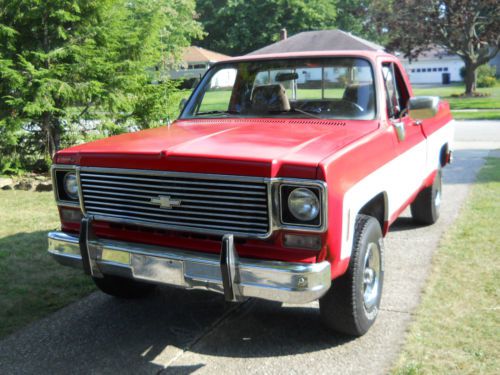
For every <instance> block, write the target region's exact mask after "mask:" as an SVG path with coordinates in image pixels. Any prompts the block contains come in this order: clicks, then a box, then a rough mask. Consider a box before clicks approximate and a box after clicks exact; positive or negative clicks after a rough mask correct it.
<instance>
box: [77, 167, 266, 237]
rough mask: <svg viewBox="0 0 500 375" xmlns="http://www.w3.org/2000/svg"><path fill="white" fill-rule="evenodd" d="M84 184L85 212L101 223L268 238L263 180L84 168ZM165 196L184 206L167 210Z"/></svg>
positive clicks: (83, 201) (81, 175) (80, 176)
mask: <svg viewBox="0 0 500 375" xmlns="http://www.w3.org/2000/svg"><path fill="white" fill-rule="evenodd" d="M79 180H80V187H81V192H82V203H83V206H84V209H85V212H86V213H87V214H89V215H94V216H96V217H97V218H100V217H102V218H103V219H109V220H111V221H124V222H133V223H137V224H141V223H143V224H146V225H147V224H154V225H156V226H161V227H167V228H172V229H181V230H193V231H196V232H204V233H214V234H215V233H240V234H247V235H255V236H264V235H266V234H268V233H269V214H268V194H267V189H268V186H267V184H266V182H265V181H264V179H258V178H248V179H247V178H240V177H230V176H213V175H198V174H197V175H194V174H181V173H169V172H156V171H142V170H140V171H139V170H121V169H120V170H118V169H116V170H113V169H102V168H99V169H87V168H82V169H81V170H80V171H79ZM161 197H163V198H162V199H165V200H166V201H167V202H169V201H170V202H175V203H176V204H177V203H179V202H177V201H180V205H178V206H175V205H173V206H172V207H171V208H162V207H160V203H159V200H160V198H161ZM167 207H168V204H167Z"/></svg>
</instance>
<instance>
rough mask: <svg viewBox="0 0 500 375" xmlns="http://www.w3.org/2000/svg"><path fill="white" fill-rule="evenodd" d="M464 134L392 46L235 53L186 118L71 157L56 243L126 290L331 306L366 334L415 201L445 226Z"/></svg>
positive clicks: (203, 86)
mask: <svg viewBox="0 0 500 375" xmlns="http://www.w3.org/2000/svg"><path fill="white" fill-rule="evenodd" d="M452 138H453V120H452V117H451V114H450V109H449V105H448V104H447V103H446V102H443V101H440V100H439V98H437V97H413V93H412V88H411V86H410V84H409V82H408V77H407V75H406V74H405V72H404V70H403V68H402V66H401V64H400V62H399V60H398V59H397V58H396V57H394V56H392V55H389V54H386V53H383V52H371V51H370V52H368V51H343V52H342V51H334V52H307V53H287V54H277V55H252V56H243V57H238V58H234V59H231V60H229V61H224V62H221V63H218V64H216V65H214V66H213V67H212V68H211V69H210V70H209V71H208V72H207V73H206V74H205V76H204V77H203V78H202V80H201V81H200V83H199V84H198V86H197V87H196V89H195V90H194V91H193V93H192V94H191V97H190V98H189V99H188V100H187V101H184V102H183V108H182V113H181V115H180V117H179V118H178V119H177V120H176V121H175V122H173V123H172V124H170V125H168V126H163V127H160V128H155V129H149V130H144V131H140V132H136V133H129V134H123V135H119V136H114V137H111V138H108V139H102V140H98V141H96V142H92V143H88V144H83V145H78V146H75V147H71V148H69V149H66V150H62V151H60V152H58V153H57V155H56V156H55V160H54V161H55V163H54V166H53V168H52V176H53V182H54V186H55V189H54V190H55V198H56V201H57V205H58V208H59V213H60V218H61V224H62V228H61V230H60V231H57V232H51V233H49V236H48V239H49V249H48V251H49V253H50V254H52V255H53V256H54V257H55V259H56V260H57V261H59V262H60V263H62V264H65V265H71V266H76V267H78V268H80V269H81V268H83V270H84V271H85V272H86V273H88V274H89V275H90V276H91V277H92V278H93V280H94V281H95V283H96V285H97V287H98V288H99V289H101V290H102V291H104V292H105V293H108V294H111V295H114V296H117V297H125V298H127V297H139V296H143V295H145V294H147V293H149V292H151V291H152V290H153V289H154V287H155V286H156V285H158V284H166V285H173V286H179V287H184V288H203V289H207V290H211V291H216V292H219V293H223V294H224V296H225V299H226V300H227V301H241V300H244V299H245V298H248V297H257V298H263V299H267V300H274V301H281V302H288V303H308V302H311V301H314V300H317V299H319V305H320V313H321V314H320V315H321V318H322V320H323V322H324V323H325V324H326V326H327V327H329V328H331V329H334V330H336V331H340V332H344V333H347V334H350V335H362V334H364V333H365V332H366V331H367V330H368V329H369V328H370V326H371V325H372V324H373V322H374V321H375V319H376V317H377V314H378V310H379V305H380V299H381V295H382V285H383V280H384V252H383V237H384V236H385V235H386V234H387V232H388V229H389V227H390V225H391V224H392V223H393V222H394V221H395V220H396V218H397V217H398V215H399V214H400V213H401V212H402V211H403V210H404V209H405V208H406V207H407V206H409V205H410V206H411V213H412V216H413V219H414V220H415V222H416V223H419V224H425V225H428V224H432V223H434V222H435V221H436V220H437V219H438V216H439V207H440V202H441V169H442V168H443V167H444V166H445V165H446V164H447V163H449V162H450V160H451V140H452Z"/></svg>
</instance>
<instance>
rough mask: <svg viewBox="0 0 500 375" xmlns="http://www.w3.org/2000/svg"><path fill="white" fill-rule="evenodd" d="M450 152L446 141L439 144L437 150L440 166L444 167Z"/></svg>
mask: <svg viewBox="0 0 500 375" xmlns="http://www.w3.org/2000/svg"><path fill="white" fill-rule="evenodd" d="M449 152H450V146H449V145H448V143H445V144H444V145H442V146H441V150H440V151H439V165H440V166H441V167H444V166H445V165H446V164H448V163H449V160H448V153H449Z"/></svg>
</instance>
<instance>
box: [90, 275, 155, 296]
mask: <svg viewBox="0 0 500 375" xmlns="http://www.w3.org/2000/svg"><path fill="white" fill-rule="evenodd" d="M93 280H94V283H95V285H96V286H97V287H98V288H99V289H100V290H101V291H102V292H104V293H106V294H109V295H111V296H114V297H118V298H141V297H145V296H147V295H149V294H151V293H152V292H153V291H154V289H155V288H156V285H153V284H147V283H141V282H138V281H134V280H130V279H126V278H124V277H119V276H112V275H105V276H104V278H97V277H93Z"/></svg>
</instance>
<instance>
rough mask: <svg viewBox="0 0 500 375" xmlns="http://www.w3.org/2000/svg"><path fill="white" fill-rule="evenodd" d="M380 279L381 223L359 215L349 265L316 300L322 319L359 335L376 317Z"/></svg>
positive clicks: (381, 255) (340, 330)
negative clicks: (317, 300)
mask: <svg viewBox="0 0 500 375" xmlns="http://www.w3.org/2000/svg"><path fill="white" fill-rule="evenodd" d="M368 271H370V272H368ZM383 283H384V266H383V239H382V230H381V228H380V224H379V222H378V221H377V220H376V219H375V218H373V217H371V216H366V215H358V216H357V218H356V226H355V233H354V243H353V251H352V254H351V260H350V263H349V269H348V270H347V272H346V273H345V274H344V275H342V276H341V277H339V278H338V279H336V280H334V281H333V282H332V286H331V288H330V289H329V290H328V292H327V293H326V294H325V295H324V296H323V297H321V298H320V300H319V307H320V315H321V319H322V321H323V323H324V324H325V325H326V326H327V327H328V328H329V329H332V330H334V331H336V332H341V333H344V334H347V335H350V336H362V335H363V334H365V333H366V332H367V331H368V329H369V328H370V327H371V326H372V325H373V323H374V322H375V319H376V318H377V315H378V311H379V306H380V300H381V296H382V287H383Z"/></svg>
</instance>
